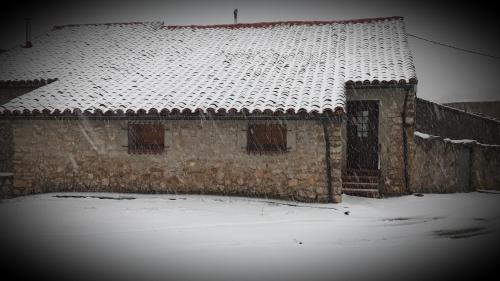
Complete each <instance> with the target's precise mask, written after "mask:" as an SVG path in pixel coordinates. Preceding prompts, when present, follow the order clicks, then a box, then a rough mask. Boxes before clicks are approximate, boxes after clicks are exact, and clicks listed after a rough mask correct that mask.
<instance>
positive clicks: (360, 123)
mask: <svg viewBox="0 0 500 281" xmlns="http://www.w3.org/2000/svg"><path fill="white" fill-rule="evenodd" d="M353 118H354V124H355V125H356V131H357V133H358V138H367V137H368V110H363V111H358V112H356V116H353Z"/></svg>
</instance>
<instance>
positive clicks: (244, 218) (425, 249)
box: [0, 193, 500, 280]
mask: <svg viewBox="0 0 500 281" xmlns="http://www.w3.org/2000/svg"><path fill="white" fill-rule="evenodd" d="M67 196H70V197H67ZM72 196H77V197H72ZM99 197H101V198H99ZM110 198H122V199H123V200H113V199H110ZM132 198H133V199H132ZM291 205H296V206H291ZM346 211H348V212H349V213H348V214H345V212H346ZM0 219H1V229H0V238H1V242H2V243H1V244H0V245H1V248H0V250H1V253H2V254H3V257H4V259H3V260H7V262H5V261H4V262H2V267H4V269H3V270H2V274H6V273H9V274H11V275H12V274H14V276H16V275H22V274H23V273H27V272H28V273H30V272H31V273H37V274H40V273H44V274H52V275H53V276H52V277H53V278H57V277H64V278H65V279H67V280H71V279H75V278H76V277H80V278H81V279H90V278H92V279H93V280H101V279H105V278H119V279H121V280H125V279H128V280H145V279H156V280H270V279H272V280H361V279H368V280H423V279H429V278H433V279H434V278H441V279H443V278H446V277H451V276H452V275H453V276H456V275H458V274H460V275H459V276H462V277H463V274H476V273H477V272H479V271H484V270H487V267H488V266H489V265H490V263H492V262H494V261H495V258H496V259H498V257H500V252H499V251H498V246H497V243H496V241H495V240H497V239H498V238H499V237H500V235H499V234H500V194H486V193H468V194H446V195H438V194H425V196H423V197H416V196H404V197H398V198H389V199H368V198H358V197H351V196H344V202H343V203H341V204H303V203H294V202H287V201H276V200H267V199H256V198H237V197H219V196H201V195H138V194H103V193H100V194H96V193H54V194H41V195H34V196H28V197H23V198H15V199H10V200H3V201H2V202H1V203H0ZM5 257H7V259H5ZM14 266H15V267H14ZM20 266H21V268H22V269H20ZM9 268H10V270H9ZM16 270H17V271H16ZM19 270H21V271H19ZM476 277H477V276H476ZM497 277H498V276H497ZM0 279H1V278H0ZM446 279H447V278H446ZM434 280H437V279H434ZM474 280H478V278H474ZM497 280H498V279H497Z"/></svg>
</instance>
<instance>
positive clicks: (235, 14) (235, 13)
mask: <svg viewBox="0 0 500 281" xmlns="http://www.w3.org/2000/svg"><path fill="white" fill-rule="evenodd" d="M233 14H234V24H237V23H238V9H234V11H233Z"/></svg>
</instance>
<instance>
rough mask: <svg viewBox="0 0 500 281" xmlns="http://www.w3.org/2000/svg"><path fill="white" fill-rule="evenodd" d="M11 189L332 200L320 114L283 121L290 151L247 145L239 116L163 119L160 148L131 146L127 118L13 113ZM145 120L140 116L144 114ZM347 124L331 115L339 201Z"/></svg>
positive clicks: (335, 193)
mask: <svg viewBox="0 0 500 281" xmlns="http://www.w3.org/2000/svg"><path fill="white" fill-rule="evenodd" d="M9 122H11V125H12V128H13V139H14V154H13V172H14V183H13V190H12V195H14V196H15V195H23V194H30V193H40V192H55V191H99V192H138V193H196V194H227V195H245V196H260V197H272V198H282V199H290V200H299V201H307V202H326V201H328V194H329V191H328V189H327V186H328V185H327V177H326V157H325V151H326V150H325V136H324V130H323V126H322V123H321V121H318V120H301V121H290V120H288V121H285V124H286V126H287V130H288V133H287V145H288V151H287V152H286V153H282V154H270V155H258V154H257V155H255V154H249V153H248V152H247V151H246V141H247V140H246V138H247V132H246V129H247V124H248V123H249V122H264V121H243V120H241V121H237V120H215V121H201V120H191V121H188V120H176V121H174V120H163V121H147V122H161V123H163V124H164V126H165V129H166V130H165V146H166V149H165V152H164V153H163V154H142V155H138V154H129V153H128V150H127V142H128V139H127V122H139V121H127V120H109V119H107V120H106V119H103V120H85V119H78V120H70V119H59V120H54V119H51V120H37V119H33V120H10V121H9ZM141 122H142V121H141ZM342 127H343V125H342V124H340V123H328V132H329V133H328V134H329V136H328V137H329V138H330V143H331V149H330V158H331V164H332V165H331V168H332V192H331V195H332V198H331V199H332V201H334V202H340V201H341V186H342V181H341V170H340V169H341V163H342Z"/></svg>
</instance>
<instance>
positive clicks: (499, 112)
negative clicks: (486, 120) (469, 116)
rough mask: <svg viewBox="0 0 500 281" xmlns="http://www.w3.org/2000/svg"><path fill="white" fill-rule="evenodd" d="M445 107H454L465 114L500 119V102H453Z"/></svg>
mask: <svg viewBox="0 0 500 281" xmlns="http://www.w3.org/2000/svg"><path fill="white" fill-rule="evenodd" d="M443 105H446V106H449V107H453V108H456V109H459V110H463V111H465V112H471V113H476V114H483V115H486V117H492V118H494V119H495V118H496V119H497V120H499V119H500V101H478V102H451V103H444V104H443Z"/></svg>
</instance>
